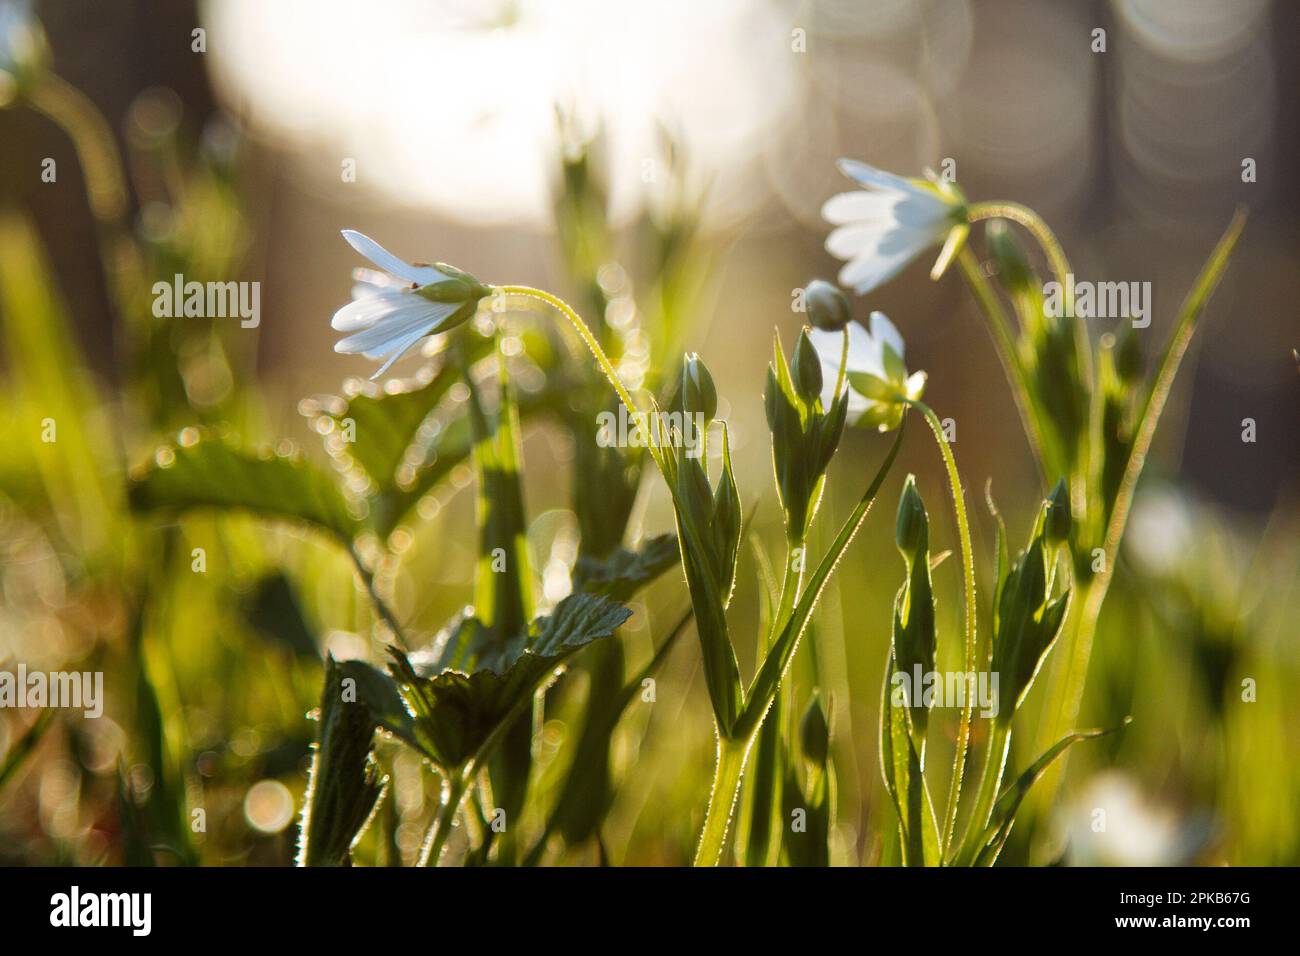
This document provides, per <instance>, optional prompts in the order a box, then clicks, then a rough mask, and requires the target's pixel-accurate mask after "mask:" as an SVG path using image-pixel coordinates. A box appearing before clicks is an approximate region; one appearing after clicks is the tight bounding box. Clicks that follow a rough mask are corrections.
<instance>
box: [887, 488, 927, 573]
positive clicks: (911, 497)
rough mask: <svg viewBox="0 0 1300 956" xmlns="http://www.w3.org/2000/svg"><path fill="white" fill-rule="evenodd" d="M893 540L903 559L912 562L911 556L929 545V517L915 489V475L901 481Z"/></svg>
mask: <svg viewBox="0 0 1300 956" xmlns="http://www.w3.org/2000/svg"><path fill="white" fill-rule="evenodd" d="M894 541H895V543H896V544H897V545H898V550H899V551H901V552H902V554H903V558H904V560H906V561H907V563H908V564H911V563H912V556H913V555H914V554H916V553H917V552H919V551H921V550H924V549H925V548H927V547H929V544H930V519H929V517H928V516H927V515H926V513H925V502H923V501H922V500H921V493H920V492H919V491H917V490H916V476H915V475H908V476H907V481H905V482H904V483H903V493H902V495H901V496H900V497H899V499H898V518H897V520H896V521H895V523H894Z"/></svg>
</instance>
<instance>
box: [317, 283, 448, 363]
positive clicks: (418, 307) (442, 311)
mask: <svg viewBox="0 0 1300 956" xmlns="http://www.w3.org/2000/svg"><path fill="white" fill-rule="evenodd" d="M410 298H411V299H412V301H411V303H410V304H409V305H405V306H403V307H401V308H398V309H396V310H392V311H390V312H389V314H387V315H384V316H382V317H380V318H378V319H375V320H374V321H373V322H372V323H371V325H370V326H369V327H368V328H366V329H364V330H362V331H360V332H357V333H356V334H355V335H349V336H348V337H347V338H345V339H340V340H339V341H338V342H335V343H334V351H335V352H349V353H356V352H361V353H363V354H365V355H367V356H369V357H372V358H378V357H380V356H383V355H387V354H388V353H389V352H390V351H391V350H392V349H394V348H397V347H398V346H399V345H400V343H401V342H402V341H403V340H404V339H406V338H407V337H408V336H410V335H412V334H413V333H415V332H416V331H417V330H420V335H421V336H423V335H428V334H430V333H431V332H434V331H437V328H438V325H439V323H440V322H442V320H443V319H445V318H447V317H448V316H450V315H451V314H452V313H453V312H455V311H456V309H457V308H458V306H457V305H456V304H455V303H450V302H426V301H424V300H423V299H419V298H416V297H415V296H411V297H410ZM362 301H363V302H367V303H369V302H373V301H374V300H373V299H366V300H362ZM354 304H355V303H354ZM418 337H419V336H417V338H418Z"/></svg>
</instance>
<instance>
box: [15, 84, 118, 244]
mask: <svg viewBox="0 0 1300 956" xmlns="http://www.w3.org/2000/svg"><path fill="white" fill-rule="evenodd" d="M26 95H27V102H28V103H29V104H30V105H31V106H32V108H33V109H35V110H37V111H38V112H40V113H42V114H44V115H45V116H46V117H47V118H49V119H50V120H51V121H52V122H53V123H55V124H56V125H57V126H59V127H60V128H61V129H62V130H63V131H64V132H65V133H67V134H68V137H69V138H70V139H71V140H72V145H73V148H75V149H76V151H77V159H78V160H79V161H80V162H81V169H82V173H83V175H84V176H85V177H86V194H87V197H88V198H89V200H90V210H91V212H92V213H94V215H95V218H96V219H97V220H99V221H100V222H101V223H104V224H106V225H111V226H119V227H120V226H121V225H122V217H123V214H124V213H125V211H126V177H125V176H124V175H123V173H122V166H121V163H120V162H119V161H118V157H117V146H116V144H115V143H114V141H113V132H112V130H111V129H110V128H109V126H108V123H107V122H106V121H105V119H104V117H103V115H102V114H101V113H100V112H99V110H98V109H96V108H95V104H94V103H92V102H91V101H90V100H89V99H88V98H87V97H86V95H85V94H84V93H82V92H81V91H80V90H78V89H77V88H76V87H75V86H73V85H72V84H70V83H68V82H66V81H65V80H63V79H62V78H61V77H60V76H58V75H57V74H55V73H46V74H45V75H44V76H42V77H41V79H40V81H39V82H37V83H35V84H33V86H32V88H31V90H30V91H28V93H27V94H26Z"/></svg>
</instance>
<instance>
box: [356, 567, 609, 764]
mask: <svg viewBox="0 0 1300 956" xmlns="http://www.w3.org/2000/svg"><path fill="white" fill-rule="evenodd" d="M631 615H632V612H631V611H630V610H628V609H627V608H625V607H624V606H623V605H622V604H620V603H618V602H617V601H614V600H612V599H610V598H607V597H604V596H601V595H595V594H586V593H579V594H571V595H569V596H568V597H567V598H565V599H564V600H563V601H561V602H560V603H559V604H558V605H556V607H555V610H554V611H553V612H552V613H551V614H549V615H547V616H545V617H540V618H538V619H537V620H536V621H534V622H533V625H532V627H531V629H530V633H529V635H528V637H527V640H526V641H521V642H518V645H519V649H518V650H517V651H516V652H515V653H514V655H513V657H510V658H509V659H506V658H502V657H496V658H493V659H492V663H491V666H482V665H479V666H477V667H476V669H473V670H472V671H469V670H451V669H444V668H442V667H440V666H439V665H438V664H436V663H435V664H433V665H432V666H425V665H423V664H421V663H420V662H419V659H418V657H417V658H416V659H415V660H414V661H413V660H412V658H410V657H408V656H407V655H406V654H404V653H403V652H401V651H400V650H398V649H397V648H389V652H390V653H391V654H392V655H393V663H392V664H391V665H390V667H391V670H392V673H393V676H392V678H391V679H385V680H380V679H378V678H382V677H383V676H384V675H380V674H379V673H378V672H377V671H374V669H373V668H370V669H369V673H367V672H366V670H365V667H366V665H359V666H358V671H357V673H358V676H359V677H364V682H363V680H361V679H359V680H358V694H359V695H360V696H361V697H363V698H364V699H365V700H366V703H367V704H369V705H370V706H371V708H372V714H373V716H374V717H375V720H376V722H377V723H379V724H380V725H381V726H383V727H384V728H385V729H387V730H390V731H391V732H392V733H394V734H395V735H396V736H398V737H399V738H401V739H402V740H404V741H406V742H407V743H409V744H411V745H412V746H414V747H416V748H417V749H418V750H420V751H421V752H422V753H423V754H424V755H425V756H426V757H428V758H429V759H430V760H432V761H433V762H434V763H435V764H436V765H437V766H439V767H440V768H442V769H444V770H451V769H455V768H459V767H463V766H465V765H466V763H467V762H469V761H470V760H474V759H479V758H481V757H482V756H483V755H484V753H485V752H486V751H488V750H490V749H491V746H490V745H492V744H494V743H495V742H497V739H498V738H499V734H500V733H501V732H502V731H503V730H504V728H505V727H506V726H507V725H508V724H509V723H510V722H511V720H512V719H513V718H514V717H516V716H518V715H519V714H520V713H522V712H523V710H524V709H525V708H526V707H527V706H529V704H530V703H531V701H532V698H533V693H534V692H535V691H536V690H538V689H539V688H540V687H542V686H544V685H546V684H547V683H548V682H549V680H550V679H551V678H553V677H554V676H556V674H557V668H558V667H559V665H560V664H562V663H563V662H564V660H565V659H566V658H567V657H568V656H569V655H570V654H572V653H574V652H575V651H577V650H579V649H580V648H582V647H584V646H585V645H587V644H589V643H591V642H592V641H594V640H598V639H600V638H605V637H609V636H610V635H612V634H613V633H614V631H616V630H617V629H618V627H619V626H620V625H622V624H623V622H625V621H626V620H627V619H628V618H629V617H631ZM455 633H456V634H458V635H469V636H468V637H467V638H465V646H464V647H463V648H461V650H460V651H459V652H458V653H459V654H460V657H459V659H461V660H464V661H467V662H471V666H474V665H475V664H478V662H479V661H481V660H483V659H484V658H483V655H482V653H481V651H482V648H481V647H477V646H475V642H476V641H478V642H480V643H481V637H476V636H475V635H480V636H481V635H482V634H483V633H484V630H483V629H482V628H481V627H479V626H475V624H474V623H473V619H472V618H470V619H466V620H465V621H464V622H461V623H460V624H459V625H458V626H457V627H456V629H455ZM435 660H436V658H435ZM350 673H351V672H350ZM394 693H396V694H397V697H396V699H394Z"/></svg>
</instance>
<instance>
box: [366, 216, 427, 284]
mask: <svg viewBox="0 0 1300 956" xmlns="http://www.w3.org/2000/svg"><path fill="white" fill-rule="evenodd" d="M343 238H344V239H346V240H347V242H348V245H350V246H351V247H352V248H353V249H355V250H357V252H359V253H361V254H362V255H363V256H365V257H366V258H367V259H369V260H370V261H371V262H373V263H374V264H375V265H377V266H379V268H381V269H383V270H384V271H385V272H391V273H392V274H393V275H395V276H398V277H400V278H402V279H405V280H406V281H407V282H414V283H416V284H417V285H428V284H429V283H431V282H440V281H442V280H443V279H446V278H447V276H445V275H443V274H442V273H441V272H439V271H438V270H437V269H435V268H433V266H413V265H411V264H410V263H409V262H407V261H405V260H404V259H399V258H397V256H395V255H393V254H392V253H391V252H389V251H388V250H387V249H385V248H384V247H383V246H381V245H380V244H379V243H377V242H375V240H373V239H371V238H370V237H369V236H367V235H364V234H363V233H360V232H357V231H356V230H355V229H344V230H343Z"/></svg>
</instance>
